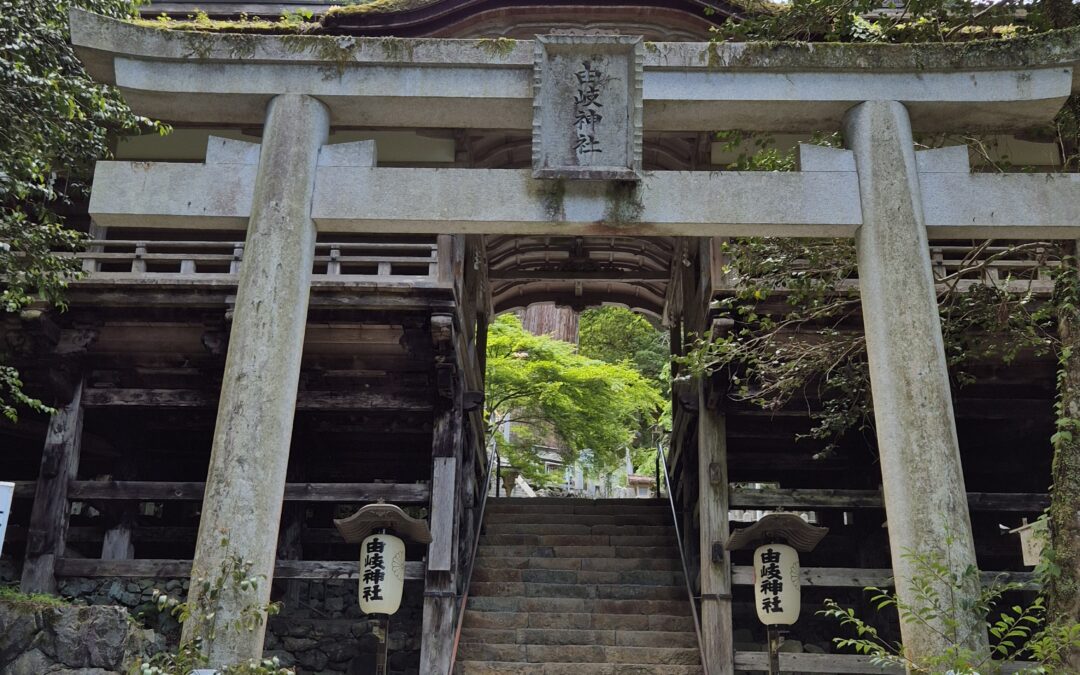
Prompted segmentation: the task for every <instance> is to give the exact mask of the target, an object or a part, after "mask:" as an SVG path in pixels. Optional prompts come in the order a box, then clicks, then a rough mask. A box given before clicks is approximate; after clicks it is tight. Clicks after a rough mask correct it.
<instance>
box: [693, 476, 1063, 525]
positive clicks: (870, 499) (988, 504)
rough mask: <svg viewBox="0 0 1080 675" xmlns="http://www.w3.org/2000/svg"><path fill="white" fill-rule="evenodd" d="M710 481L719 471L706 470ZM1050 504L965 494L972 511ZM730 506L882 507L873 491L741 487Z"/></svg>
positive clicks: (1040, 499) (1032, 497)
mask: <svg viewBox="0 0 1080 675" xmlns="http://www.w3.org/2000/svg"><path fill="white" fill-rule="evenodd" d="M709 470H710V472H711V473H712V475H713V477H714V478H717V477H719V476H720V469H719V468H718V467H716V466H711V467H709ZM1049 505H1050V497H1049V495H1046V494H1041V493H1026V492H996V493H995V492H969V493H968V506H969V507H970V508H971V510H972V511H1018V512H1024V513H1026V512H1040V511H1042V510H1043V509H1045V508H1046V507H1047V506H1049ZM731 507H732V508H736V509H774V508H789V509H862V508H868V509H881V508H884V504H883V502H882V499H881V493H880V492H878V491H877V490H822V489H814V490H807V489H799V488H795V489H784V488H745V487H736V488H732V490H731Z"/></svg>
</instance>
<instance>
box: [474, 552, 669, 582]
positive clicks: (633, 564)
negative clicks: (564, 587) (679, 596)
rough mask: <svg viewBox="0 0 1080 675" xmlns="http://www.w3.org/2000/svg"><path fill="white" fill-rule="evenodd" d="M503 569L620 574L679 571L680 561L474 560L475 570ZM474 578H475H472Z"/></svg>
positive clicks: (526, 558) (651, 559)
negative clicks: (644, 571) (637, 571)
mask: <svg viewBox="0 0 1080 675" xmlns="http://www.w3.org/2000/svg"><path fill="white" fill-rule="evenodd" d="M481 569H491V570H495V569H502V570H512V569H514V570H589V571H594V572H623V571H627V570H661V571H670V572H675V571H678V572H681V571H682V562H681V561H680V560H679V558H678V557H677V556H675V557H671V558H536V557H532V558H530V557H523V556H517V557H506V558H501V557H497V556H491V557H477V559H476V568H475V570H474V572H473V574H474V575H475V574H476V571H478V570H481ZM473 578H474V579H475V578H476V577H475V576H474V577H473Z"/></svg>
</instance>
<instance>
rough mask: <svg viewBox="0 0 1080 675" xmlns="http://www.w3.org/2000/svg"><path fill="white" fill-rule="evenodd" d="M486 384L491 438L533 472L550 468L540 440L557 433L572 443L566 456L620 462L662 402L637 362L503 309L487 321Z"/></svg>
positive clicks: (598, 464) (599, 463) (593, 464)
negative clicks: (579, 347) (616, 358)
mask: <svg viewBox="0 0 1080 675" xmlns="http://www.w3.org/2000/svg"><path fill="white" fill-rule="evenodd" d="M485 389H486V392H485V403H484V406H485V412H486V414H487V420H488V429H489V434H490V436H491V438H493V439H494V441H495V442H496V443H498V444H499V447H500V451H501V452H503V453H505V455H506V456H507V457H509V458H510V459H511V463H513V464H514V465H515V466H516V467H517V468H519V469H521V470H522V471H523V473H525V475H526V476H527V477H528V478H532V479H534V480H542V474H543V471H542V467H541V466H540V463H539V462H538V461H537V458H536V456H535V453H534V451H533V448H534V447H535V446H536V445H539V444H543V442H544V440H545V439H547V438H550V437H551V435H554V436H555V437H556V438H557V439H558V441H559V442H560V443H559V444H560V445H561V446H562V447H563V448H565V450H563V451H562V452H565V456H564V460H565V461H566V462H567V463H572V462H575V461H578V460H581V461H582V463H583V464H585V465H586V469H588V470H591V471H592V472H602V471H607V470H611V469H613V468H615V467H617V466H620V463H621V462H622V461H623V453H624V451H625V449H626V448H627V447H628V446H630V445H631V444H632V443H633V441H634V437H635V434H636V432H637V429H638V427H639V420H640V419H642V418H643V417H651V416H653V415H655V414H657V413H658V412H659V408H660V406H661V404H662V402H663V399H662V398H661V396H660V393H659V392H658V391H657V389H656V387H654V386H653V385H652V383H651V382H650V381H649V380H648V379H646V378H645V377H643V376H642V375H641V374H640V373H639V372H637V370H635V369H634V368H632V367H630V366H628V365H626V364H624V363H606V362H604V361H600V360H597V359H591V358H588V357H586V356H583V355H581V354H578V353H577V352H576V351H575V349H574V345H572V344H570V343H568V342H562V341H559V340H555V339H553V338H551V337H548V336H545V335H533V334H531V333H529V332H528V331H526V330H525V329H524V328H522V326H521V321H520V320H519V319H518V318H517V317H516V316H513V315H504V316H501V317H499V318H498V319H496V320H495V321H494V322H492V324H491V326H490V328H489V329H488V342H487V378H486V383H485ZM505 425H510V431H511V434H510V439H509V440H507V438H506V437H505V436H504V435H503V433H502V430H503V429H504V428H505Z"/></svg>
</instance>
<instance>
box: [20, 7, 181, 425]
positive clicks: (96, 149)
mask: <svg viewBox="0 0 1080 675" xmlns="http://www.w3.org/2000/svg"><path fill="white" fill-rule="evenodd" d="M71 7H82V8H84V9H88V10H91V11H94V12H97V13H99V14H105V15H107V16H113V17H129V16H133V12H134V10H135V7H136V4H135V3H133V2H131V1H129V0H0V277H3V279H4V285H3V287H2V290H0V305H2V308H3V311H5V312H19V311H22V310H24V309H25V308H27V307H29V306H30V305H32V304H33V303H35V302H39V301H41V302H45V303H49V304H53V305H58V306H60V307H63V305H64V289H65V288H66V287H67V284H68V281H69V280H70V279H71V278H72V277H73V276H74V275H75V274H76V273H77V272H78V270H79V266H78V264H77V261H76V260H74V259H73V258H71V257H70V256H64V255H62V253H63V252H71V251H74V250H75V249H76V247H77V246H78V244H79V240H80V238H81V237H80V235H79V234H78V233H77V232H75V231H73V230H71V229H69V228H67V227H66V226H65V224H64V218H63V213H64V211H65V209H67V208H68V207H70V206H71V204H72V203H73V202H77V201H79V200H81V199H84V198H85V197H86V196H87V193H88V190H89V181H90V178H91V177H92V175H93V166H94V162H95V161H96V160H98V159H101V158H103V157H106V156H108V154H109V143H110V141H111V140H113V139H114V138H115V136H116V135H118V134H126V133H136V132H139V131H144V130H151V129H153V130H158V131H165V127H163V126H161V125H157V124H155V123H153V122H151V121H150V120H147V119H145V118H142V117H139V116H138V115H135V114H133V113H132V112H131V110H130V109H129V108H128V107H127V105H126V104H125V103H124V101H123V100H122V99H121V98H120V95H119V94H118V93H117V92H116V90H115V89H113V88H111V87H107V86H103V85H100V84H97V83H95V82H93V81H91V80H90V78H89V77H87V75H86V73H85V72H84V70H83V68H82V65H81V64H80V63H79V61H78V59H77V58H76V57H75V52H74V50H73V49H72V47H71V44H70V40H69V30H68V11H69V9H70V8H71ZM0 349H3V345H2V344H0ZM6 356H7V355H5V354H3V353H2V352H0V412H2V413H3V414H4V415H5V416H7V417H8V418H10V419H13V420H14V419H16V418H17V413H18V408H17V407H18V406H19V405H26V406H29V407H31V408H39V409H40V408H41V407H42V406H41V404H40V403H38V402H37V401H34V400H33V399H30V398H29V397H27V396H25V395H24V394H23V392H22V387H21V382H20V381H19V375H18V372H17V371H16V370H15V369H14V368H12V367H10V366H9V365H6V364H7V363H9V359H8V358H6Z"/></svg>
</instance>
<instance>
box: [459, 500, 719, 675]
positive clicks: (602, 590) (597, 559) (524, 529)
mask: <svg viewBox="0 0 1080 675" xmlns="http://www.w3.org/2000/svg"><path fill="white" fill-rule="evenodd" d="M701 672H702V669H701V665H700V656H699V652H698V645H697V637H696V636H695V634H694V622H693V618H692V616H691V613H690V604H689V601H688V600H687V597H686V586H685V583H684V581H683V574H682V567H681V564H680V562H679V551H678V547H677V545H676V543H675V528H674V527H673V526H672V522H671V511H670V507H669V505H668V503H667V501H661V500H652V499H640V500H638V499H602V500H588V499H561V498H537V499H489V500H488V505H487V510H486V513H485V516H484V529H483V534H482V536H481V538H480V548H479V550H478V552H477V560H476V567H475V569H474V571H473V577H472V583H471V585H470V587H469V601H468V605H467V607H466V610H465V619H464V624H463V627H462V632H461V642H460V645H459V647H458V655H457V667H456V669H455V673H456V675H496V674H500V675H631V674H632V675H697V674H699V673H701Z"/></svg>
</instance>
